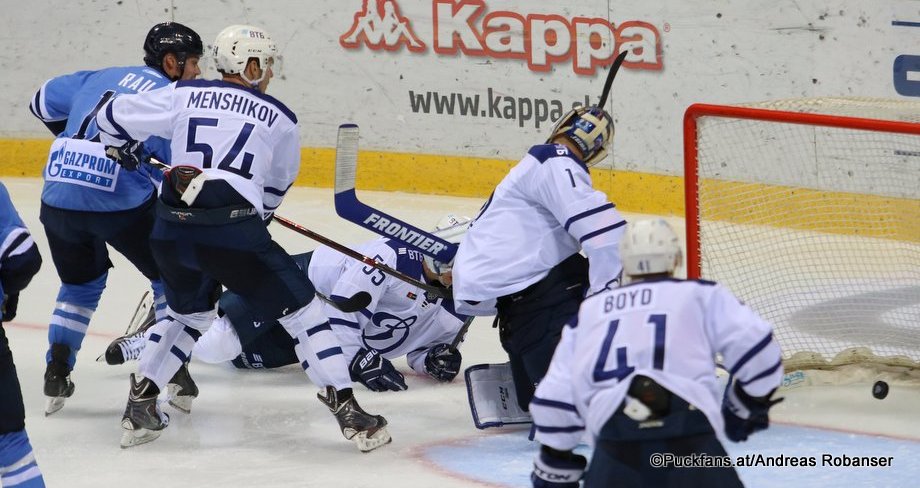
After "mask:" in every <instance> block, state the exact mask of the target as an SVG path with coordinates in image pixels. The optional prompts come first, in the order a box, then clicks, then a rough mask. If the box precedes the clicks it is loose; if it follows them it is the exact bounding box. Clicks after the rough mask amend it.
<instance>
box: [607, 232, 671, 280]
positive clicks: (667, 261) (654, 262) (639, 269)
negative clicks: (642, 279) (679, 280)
mask: <svg viewBox="0 0 920 488" xmlns="http://www.w3.org/2000/svg"><path fill="white" fill-rule="evenodd" d="M620 259H622V260H623V271H624V272H625V273H626V274H627V275H629V276H642V275H649V274H658V273H673V272H674V270H675V269H676V268H677V267H678V266H680V265H681V263H682V262H683V253H682V252H681V250H680V241H679V239H678V238H677V233H675V232H674V229H672V228H671V226H670V225H669V224H668V223H667V221H665V220H664V219H652V220H640V221H638V222H633V223H631V224H629V226H628V227H627V228H626V234H625V235H624V236H623V240H622V241H620Z"/></svg>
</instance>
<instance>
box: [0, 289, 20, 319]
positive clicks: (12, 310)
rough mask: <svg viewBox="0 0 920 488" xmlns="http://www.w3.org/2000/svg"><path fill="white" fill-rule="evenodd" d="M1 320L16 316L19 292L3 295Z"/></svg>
mask: <svg viewBox="0 0 920 488" xmlns="http://www.w3.org/2000/svg"><path fill="white" fill-rule="evenodd" d="M2 305H3V307H2V308H3V322H9V321H11V320H13V319H14V318H16V308H17V307H18V306H19V293H12V294H9V295H3V304H2Z"/></svg>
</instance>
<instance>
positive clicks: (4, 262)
mask: <svg viewBox="0 0 920 488" xmlns="http://www.w3.org/2000/svg"><path fill="white" fill-rule="evenodd" d="M41 264H42V258H41V256H40V255H39V254H38V247H37V246H36V245H35V241H33V240H32V236H31V235H30V234H29V230H28V229H26V226H25V225H24V224H23V223H22V219H20V218H19V214H18V213H16V209H15V208H14V207H13V202H12V201H11V200H10V194H9V193H8V192H7V190H6V187H5V186H3V183H2V182H0V305H2V307H0V308H2V318H0V486H7V487H13V486H16V487H21V488H41V487H44V486H45V482H44V480H43V479H42V473H41V471H40V470H39V469H38V464H37V463H36V461H35V455H34V454H33V453H32V444H31V443H30V442H29V436H28V434H26V427H25V419H26V412H25V408H24V406H23V403H22V389H21V388H20V387H19V377H18V376H17V375H16V365H15V364H14V363H13V353H12V352H11V351H10V344H9V341H8V340H7V338H6V332H4V330H3V322H9V321H11V320H13V318H14V317H15V316H16V307H17V305H18V303H19V292H21V291H22V290H23V289H24V288H25V287H26V285H28V284H29V281H31V280H32V277H33V276H35V273H37V272H38V270H39V268H40V267H41Z"/></svg>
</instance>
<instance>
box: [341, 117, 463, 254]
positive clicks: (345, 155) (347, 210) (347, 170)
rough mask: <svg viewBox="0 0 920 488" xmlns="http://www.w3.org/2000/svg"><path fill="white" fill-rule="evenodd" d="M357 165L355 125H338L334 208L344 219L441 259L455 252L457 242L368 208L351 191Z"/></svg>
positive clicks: (353, 190)
mask: <svg viewBox="0 0 920 488" xmlns="http://www.w3.org/2000/svg"><path fill="white" fill-rule="evenodd" d="M357 169H358V126H357V125H355V124H342V125H340V126H339V133H338V139H337V140H336V144H335V211H336V213H337V214H339V216H340V217H342V218H343V219H345V220H348V221H349V222H353V223H355V224H358V225H360V226H361V227H364V228H365V229H368V230H370V231H371V232H375V233H377V234H380V235H382V236H385V237H389V238H391V239H393V240H396V241H399V242H401V243H403V244H406V245H407V246H410V247H412V248H414V249H418V250H419V251H420V252H422V253H423V254H427V255H428V256H431V257H432V258H434V259H435V260H437V261H440V262H442V263H449V262H451V261H452V260H453V259H454V255H455V254H457V245H456V244H452V243H450V242H447V241H445V240H444V239H441V238H440V237H438V236H436V235H434V234H432V233H430V232H427V231H424V230H422V229H419V228H418V227H415V226H413V225H411V224H408V223H406V222H404V221H402V220H400V219H397V218H396V217H393V216H392V215H389V214H387V213H384V212H381V211H380V210H377V209H375V208H371V207H369V206H367V205H365V204H364V203H362V202H361V201H359V200H358V196H357V195H356V194H355V174H356V173H357Z"/></svg>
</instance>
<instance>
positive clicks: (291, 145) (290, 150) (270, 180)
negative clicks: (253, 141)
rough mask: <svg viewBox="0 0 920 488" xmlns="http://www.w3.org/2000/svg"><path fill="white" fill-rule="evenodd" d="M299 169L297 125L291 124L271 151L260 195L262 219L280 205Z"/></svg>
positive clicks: (267, 216) (266, 217) (269, 215)
mask: <svg viewBox="0 0 920 488" xmlns="http://www.w3.org/2000/svg"><path fill="white" fill-rule="evenodd" d="M299 171H300V134H299V132H298V130H297V125H296V124H293V125H291V126H290V127H289V128H288V129H286V130H285V131H284V132H282V133H281V136H280V138H279V139H278V141H277V142H276V144H275V149H274V151H273V153H272V167H271V171H269V172H268V173H267V174H266V176H265V183H264V185H265V187H264V188H265V192H264V194H263V197H262V207H263V216H262V217H263V218H264V219H266V220H268V219H270V218H271V215H272V214H273V213H274V212H275V210H276V209H277V208H278V207H279V206H280V205H281V202H282V200H284V196H285V195H286V194H287V191H288V190H289V189H290V188H291V185H293V184H294V180H296V179H297V174H298V172H299Z"/></svg>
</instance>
